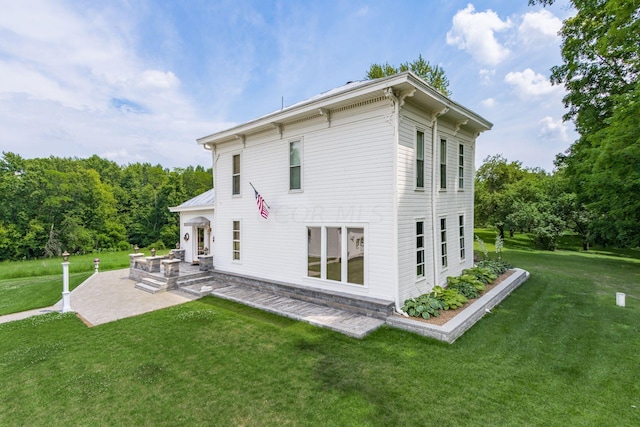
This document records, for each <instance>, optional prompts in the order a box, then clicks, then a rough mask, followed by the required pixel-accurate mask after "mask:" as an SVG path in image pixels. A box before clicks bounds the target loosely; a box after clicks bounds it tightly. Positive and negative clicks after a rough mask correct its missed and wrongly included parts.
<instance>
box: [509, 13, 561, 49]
mask: <svg viewBox="0 0 640 427" xmlns="http://www.w3.org/2000/svg"><path fill="white" fill-rule="evenodd" d="M561 27H562V21H561V20H560V19H559V18H558V17H556V16H555V15H554V14H553V13H551V12H549V11H548V10H546V9H542V10H540V11H538V12H529V13H525V14H524V16H523V17H522V23H521V24H520V26H519V27H518V38H519V39H520V40H521V41H522V42H523V43H525V44H528V45H537V44H541V43H545V42H548V41H557V40H558V39H559V36H558V31H560V28H561Z"/></svg>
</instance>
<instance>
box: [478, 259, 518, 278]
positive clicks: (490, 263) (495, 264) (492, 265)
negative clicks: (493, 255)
mask: <svg viewBox="0 0 640 427" xmlns="http://www.w3.org/2000/svg"><path fill="white" fill-rule="evenodd" d="M477 266H478V267H480V268H489V269H490V270H491V271H492V272H493V274H495V275H496V276H500V275H501V274H503V273H505V272H506V271H507V270H509V269H512V268H513V266H512V265H511V264H509V263H508V262H504V261H495V260H490V259H485V260H483V261H480V262H478V264H477Z"/></svg>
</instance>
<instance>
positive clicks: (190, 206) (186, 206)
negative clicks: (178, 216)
mask: <svg viewBox="0 0 640 427" xmlns="http://www.w3.org/2000/svg"><path fill="white" fill-rule="evenodd" d="M214 197H215V192H214V191H213V188H212V189H211V190H209V191H205V192H204V193H202V194H198V195H197V196H196V197H194V198H193V199H189V200H187V201H186V202H184V203H182V204H180V205H178V206H174V207H170V208H169V210H170V211H171V212H185V211H196V210H202V209H213V207H214Z"/></svg>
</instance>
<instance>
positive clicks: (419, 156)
mask: <svg viewBox="0 0 640 427" xmlns="http://www.w3.org/2000/svg"><path fill="white" fill-rule="evenodd" d="M416 188H424V132H422V131H417V132H416Z"/></svg>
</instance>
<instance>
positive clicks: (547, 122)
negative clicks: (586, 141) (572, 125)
mask: <svg viewBox="0 0 640 427" xmlns="http://www.w3.org/2000/svg"><path fill="white" fill-rule="evenodd" d="M538 124H539V125H540V136H541V137H542V138H543V139H547V140H559V141H561V142H567V141H569V136H568V134H567V126H566V124H565V123H564V122H563V121H562V119H558V120H554V119H553V117H550V116H546V117H545V118H543V119H542V120H540V121H539V122H538Z"/></svg>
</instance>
